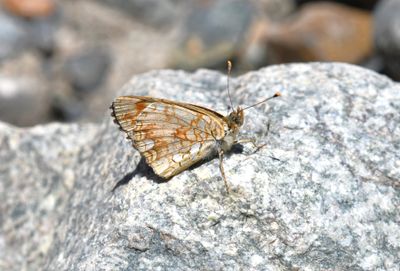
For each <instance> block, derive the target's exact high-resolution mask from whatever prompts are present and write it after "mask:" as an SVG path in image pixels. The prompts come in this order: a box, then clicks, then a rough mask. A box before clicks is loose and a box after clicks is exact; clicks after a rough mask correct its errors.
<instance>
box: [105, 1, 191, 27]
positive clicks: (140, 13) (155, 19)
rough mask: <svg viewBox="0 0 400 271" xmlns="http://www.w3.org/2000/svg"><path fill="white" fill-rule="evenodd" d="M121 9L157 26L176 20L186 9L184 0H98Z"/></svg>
mask: <svg viewBox="0 0 400 271" xmlns="http://www.w3.org/2000/svg"><path fill="white" fill-rule="evenodd" d="M98 1H99V2H104V3H106V4H108V5H111V6H113V7H115V8H117V9H120V10H122V11H124V12H126V13H127V14H129V15H131V16H133V17H134V18H136V19H138V20H140V21H142V22H144V23H146V24H150V25H153V26H155V27H165V26H166V25H171V24H172V23H174V22H176V20H177V18H179V17H181V15H182V12H183V10H184V6H185V1H182V0H167V1H166V0H146V1H143V0H98Z"/></svg>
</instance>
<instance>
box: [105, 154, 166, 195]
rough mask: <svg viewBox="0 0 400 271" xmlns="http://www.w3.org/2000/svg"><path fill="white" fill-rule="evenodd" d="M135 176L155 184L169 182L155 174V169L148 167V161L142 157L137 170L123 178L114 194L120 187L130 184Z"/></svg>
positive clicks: (115, 187)
mask: <svg viewBox="0 0 400 271" xmlns="http://www.w3.org/2000/svg"><path fill="white" fill-rule="evenodd" d="M135 176H144V177H146V178H147V179H150V180H152V181H153V182H155V183H163V182H166V181H167V180H166V179H164V178H162V177H160V176H158V175H157V174H155V173H154V171H153V169H152V168H151V167H150V166H149V165H147V163H146V160H145V159H144V158H143V157H142V158H141V159H140V161H139V163H138V164H137V166H136V168H135V169H134V170H133V171H131V172H129V173H127V174H126V175H125V176H124V177H122V179H120V180H119V181H118V182H117V184H116V185H115V186H114V188H113V189H112V192H114V191H115V190H116V189H117V188H118V187H120V186H122V185H126V184H128V183H129V182H130V181H131V180H132V179H133V178H134V177H135Z"/></svg>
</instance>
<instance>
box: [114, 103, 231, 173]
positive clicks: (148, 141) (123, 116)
mask: <svg viewBox="0 0 400 271" xmlns="http://www.w3.org/2000/svg"><path fill="white" fill-rule="evenodd" d="M111 109H112V110H113V116H114V119H115V121H116V122H117V123H118V124H119V126H120V128H121V129H122V130H123V131H125V132H126V133H127V135H128V138H130V139H131V140H132V142H133V146H134V147H135V148H136V149H137V150H138V151H139V152H140V153H141V154H142V155H143V156H144V157H145V159H146V162H147V163H148V164H149V166H151V167H152V168H153V170H154V172H155V173H156V174H157V175H159V176H161V177H164V178H170V177H172V176H174V175H176V174H178V173H180V172H181V171H183V170H185V169H187V168H188V167H190V166H191V165H193V164H194V163H196V162H198V161H199V160H201V159H204V158H205V157H207V156H208V155H209V154H210V153H211V152H212V151H213V150H214V149H215V144H216V140H220V139H221V138H223V137H224V136H225V131H226V129H227V127H226V122H225V120H224V117H223V116H222V115H220V114H218V113H217V112H214V111H211V110H209V109H207V108H204V107H200V106H196V105H192V104H186V103H178V102H174V101H169V100H165V99H156V98H152V97H144V96H121V97H118V98H117V99H116V100H115V101H114V102H113V104H112V106H111Z"/></svg>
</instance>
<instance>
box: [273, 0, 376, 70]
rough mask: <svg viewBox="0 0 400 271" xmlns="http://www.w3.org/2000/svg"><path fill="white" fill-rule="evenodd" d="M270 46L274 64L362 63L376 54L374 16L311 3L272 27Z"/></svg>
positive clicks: (356, 10)
mask: <svg viewBox="0 0 400 271" xmlns="http://www.w3.org/2000/svg"><path fill="white" fill-rule="evenodd" d="M266 42H267V45H268V50H269V55H272V57H271V58H272V59H271V62H273V63H281V62H296V61H343V62H350V63H358V62H360V61H362V60H363V59H364V58H366V57H367V56H369V55H370V53H371V51H372V21H371V16H370V14H369V13H368V12H364V11H361V10H358V9H355V8H350V7H346V6H343V5H340V4H335V3H310V4H307V5H304V6H303V8H302V9H301V10H300V11H299V13H298V15H297V16H296V17H294V18H292V19H291V20H290V21H287V22H285V23H282V24H275V25H272V26H270V27H269V28H268V29H267V31H266Z"/></svg>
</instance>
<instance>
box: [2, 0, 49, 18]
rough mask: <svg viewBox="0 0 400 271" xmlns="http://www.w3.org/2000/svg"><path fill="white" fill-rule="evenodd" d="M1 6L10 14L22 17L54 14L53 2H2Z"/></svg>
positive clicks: (28, 0)
mask: <svg viewBox="0 0 400 271" xmlns="http://www.w3.org/2000/svg"><path fill="white" fill-rule="evenodd" d="M2 4H3V6H4V7H5V8H6V9H7V10H8V11H9V12H11V13H13V14H15V15H18V16H22V17H29V18H34V17H43V16H48V15H50V14H52V13H53V12H54V9H55V3H54V0H3V1H2Z"/></svg>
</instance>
